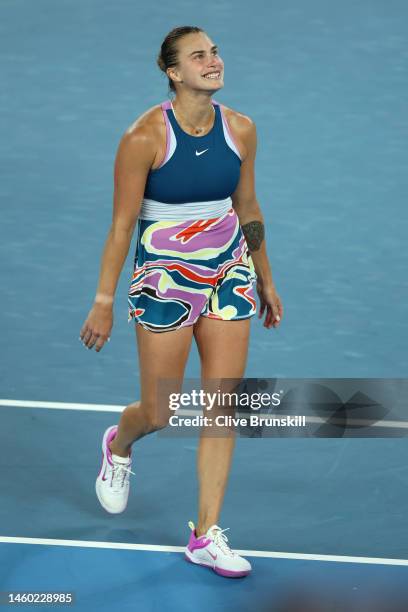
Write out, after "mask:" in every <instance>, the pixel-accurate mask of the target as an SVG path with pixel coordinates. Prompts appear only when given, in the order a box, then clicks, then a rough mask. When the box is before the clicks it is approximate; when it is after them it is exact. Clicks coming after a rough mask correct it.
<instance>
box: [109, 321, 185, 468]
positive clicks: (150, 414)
mask: <svg viewBox="0 0 408 612" xmlns="http://www.w3.org/2000/svg"><path fill="white" fill-rule="evenodd" d="M136 334H137V346H138V352H139V364H140V385H141V398H140V401H137V402H135V403H133V404H130V405H129V406H127V407H126V408H125V410H124V411H123V412H122V415H121V418H120V422H119V428H118V433H117V435H116V437H115V438H114V439H113V440H112V442H111V443H110V445H109V448H110V449H111V451H112V452H113V453H114V454H115V455H120V456H121V457H127V456H128V455H129V451H130V447H131V445H132V444H133V442H135V441H136V440H138V439H139V438H141V437H143V436H145V435H146V434H149V433H152V432H153V431H157V430H158V429H160V428H162V427H164V426H165V425H166V424H167V423H166V422H165V419H164V416H165V415H163V414H161V415H160V413H159V411H158V406H157V384H158V380H159V379H160V378H176V379H180V380H182V378H183V376H184V370H185V366H186V363H187V359H188V355H189V353H190V348H191V342H192V337H193V326H192V325H191V326H189V327H183V328H181V329H177V330H173V331H168V332H151V331H149V330H146V329H145V328H143V327H142V326H141V325H140V324H136Z"/></svg>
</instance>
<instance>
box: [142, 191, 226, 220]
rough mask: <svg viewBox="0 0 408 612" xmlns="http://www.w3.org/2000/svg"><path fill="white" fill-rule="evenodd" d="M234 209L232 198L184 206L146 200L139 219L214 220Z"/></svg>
mask: <svg viewBox="0 0 408 612" xmlns="http://www.w3.org/2000/svg"><path fill="white" fill-rule="evenodd" d="M231 207H232V200H231V198H230V197H228V198H225V200H212V201H210V202H185V203H183V204H166V203H165V202H157V201H156V200H149V199H146V198H144V199H143V202H142V206H141V208H140V213H139V219H146V220H148V221H158V220H160V221H173V220H178V219H180V220H185V219H212V218H213V217H221V216H222V215H225V214H226V213H227V211H228V210H229V209H230V208H231Z"/></svg>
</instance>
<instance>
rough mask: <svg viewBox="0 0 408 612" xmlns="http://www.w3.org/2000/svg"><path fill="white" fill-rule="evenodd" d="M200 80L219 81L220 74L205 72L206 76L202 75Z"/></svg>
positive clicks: (217, 72) (218, 72)
mask: <svg viewBox="0 0 408 612" xmlns="http://www.w3.org/2000/svg"><path fill="white" fill-rule="evenodd" d="M202 78H203V79H207V80H211V81H219V80H220V79H221V72H220V71H219V70H217V71H214V72H207V74H203V75H202Z"/></svg>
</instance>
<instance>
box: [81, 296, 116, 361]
mask: <svg viewBox="0 0 408 612" xmlns="http://www.w3.org/2000/svg"><path fill="white" fill-rule="evenodd" d="M112 327H113V310H112V306H111V305H106V304H99V303H95V304H94V305H93V306H92V308H91V310H90V312H89V315H88V318H87V319H86V321H85V323H84V324H83V326H82V329H81V331H80V334H79V339H80V340H82V342H83V343H84V346H86V347H87V348H88V349H92V348H93V347H94V346H95V350H96V352H97V353H99V351H100V350H101V349H102V347H103V345H104V344H105V342H106V341H108V342H109V340H110V334H111V330H112Z"/></svg>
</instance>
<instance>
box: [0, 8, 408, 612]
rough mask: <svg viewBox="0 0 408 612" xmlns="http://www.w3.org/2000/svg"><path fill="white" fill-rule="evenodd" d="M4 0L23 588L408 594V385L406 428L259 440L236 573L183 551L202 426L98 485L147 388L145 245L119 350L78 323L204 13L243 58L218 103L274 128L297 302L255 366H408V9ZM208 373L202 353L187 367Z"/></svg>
mask: <svg viewBox="0 0 408 612" xmlns="http://www.w3.org/2000/svg"><path fill="white" fill-rule="evenodd" d="M0 15H1V19H0V23H1V25H0V28H1V37H0V49H1V54H0V66H1V71H2V74H3V75H4V76H3V89H2V92H1V94H0V104H1V115H0V116H1V124H2V134H3V138H2V139H1V141H0V157H1V168H2V172H1V174H2V180H1V182H0V198H1V202H2V223H1V224H0V238H1V246H0V248H1V251H2V255H1V258H0V262H1V264H0V265H1V274H2V279H3V292H2V308H1V315H2V316H1V322H0V325H1V328H0V331H1V337H2V345H3V359H2V367H1V370H0V383H1V387H0V449H1V450H0V466H1V468H2V495H1V504H0V525H1V527H0V591H1V592H3V593H5V592H8V591H24V592H28V591H30V592H40V591H41V592H49V591H53V592H73V593H74V595H75V603H74V605H75V609H78V610H116V609H124V610H127V609H129V610H130V609H138V610H143V612H144V611H146V612H150V611H155V610H166V611H172V610H190V609H192V607H193V606H194V609H196V610H204V609H205V610H207V609H209V608H211V609H215V610H218V609H219V610H247V609H249V608H251V609H254V610H257V612H258V611H259V612H263V611H265V612H266V611H271V612H272V611H273V612H275V611H276V612H297V611H299V612H309V610H310V612H320V611H322V612H329V611H331V610H333V611H334V610H336V612H337V611H341V612H343V611H344V612H346V611H347V612H350V611H352V612H354V611H356V612H357V611H358V612H365V611H366V610H367V611H369V612H377V611H378V612H400V611H401V612H402V611H405V610H406V609H407V608H408V588H407V580H406V576H407V565H408V537H407V529H406V504H407V501H408V496H407V493H406V490H407V485H408V465H407V460H406V457H407V444H406V440H405V436H406V431H407V428H406V403H405V399H404V397H400V398H399V400H400V401H399V404H398V405H397V406H396V407H395V409H394V411H393V413H392V414H391V415H388V417H387V418H388V419H393V422H394V421H396V425H395V427H394V426H393V427H394V429H393V434H392V435H390V432H388V433H384V432H383V433H384V436H387V437H375V436H372V437H371V438H368V437H366V438H363V437H359V436H358V435H356V434H354V436H352V435H350V436H344V437H342V438H337V439H336V438H335V437H330V438H326V439H316V438H311V437H308V438H306V437H305V438H296V439H295V438H293V439H288V438H284V437H283V438H265V439H259V438H258V439H248V438H245V437H241V438H239V439H238V440H237V445H236V449H235V452H234V460H233V465H232V470H231V474H230V478H229V483H228V487H227V491H226V497H225V500H224V505H223V511H222V522H223V524H225V525H226V526H227V527H229V528H230V532H227V535H228V534H229V533H231V536H230V537H231V545H232V546H233V548H234V549H235V550H238V551H241V552H242V554H245V556H246V557H247V558H248V559H249V560H250V562H251V564H252V566H253V572H252V574H251V575H250V576H248V577H247V578H245V579H243V580H225V579H223V578H221V577H220V576H217V575H216V574H214V573H213V572H211V571H207V570H206V569H205V568H201V567H193V566H192V565H191V564H188V563H186V562H185V560H184V559H183V550H184V547H185V545H186V543H187V539H188V535H189V530H188V527H187V523H188V521H189V520H193V521H195V520H196V512H197V483H196V450H197V444H196V440H194V439H192V438H191V439H189V438H177V437H173V438H172V437H166V436H164V435H159V434H152V435H150V436H147V437H145V438H143V439H142V440H140V441H138V442H137V443H136V444H135V445H134V451H133V452H134V457H135V462H134V468H132V469H134V470H135V471H136V475H135V476H134V477H133V478H132V480H131V483H132V490H131V496H130V500H129V506H128V508H127V510H126V512H125V513H124V514H123V515H120V516H110V515H108V514H107V513H105V512H104V511H103V510H102V508H101V507H100V506H99V504H98V501H97V499H96V496H95V491H94V483H95V477H96V476H97V473H98V471H99V467H100V441H101V436H102V434H103V432H104V430H105V429H106V428H107V427H108V426H109V425H112V424H114V423H117V421H118V419H119V413H120V412H121V411H122V410H123V408H124V407H125V406H126V405H127V404H129V403H131V402H134V401H135V400H136V399H138V397H139V393H140V379H139V376H140V373H139V363H138V359H137V350H136V341H135V331H134V326H133V324H132V325H129V324H128V322H127V287H128V284H129V280H130V277H131V273H132V263H133V255H134V241H133V242H132V246H131V249H130V251H129V256H128V258H127V261H126V262H125V265H124V268H123V272H122V275H121V278H120V282H119V285H118V288H117V291H116V301H115V309H114V314H115V323H114V329H113V333H112V338H111V342H110V343H109V345H106V346H105V347H104V349H103V350H102V352H101V353H100V354H97V353H95V352H94V351H87V350H84V348H83V346H82V344H81V343H80V342H78V334H79V330H80V328H81V326H82V324H83V320H84V318H85V316H86V314H87V312H88V310H89V309H90V307H91V305H92V300H93V297H94V293H95V289H96V282H97V275H98V270H99V263H100V257H101V252H102V247H103V243H104V240H105V238H106V233H107V231H108V227H109V224H110V222H111V215H112V193H113V162H114V157H115V152H116V148H117V145H118V142H119V140H120V137H121V135H122V134H123V132H124V131H125V129H126V128H127V127H128V126H129V125H130V124H131V123H132V122H133V121H135V119H136V118H137V117H138V116H139V115H140V114H141V113H143V112H144V111H145V110H146V109H147V108H149V107H150V106H152V105H154V104H157V103H159V102H161V101H163V100H166V99H167V98H168V93H167V81H166V79H165V78H164V76H163V74H161V73H160V71H159V70H158V68H157V66H156V64H155V58H156V55H157V52H158V50H159V46H160V42H161V40H162V39H163V37H164V36H165V35H166V33H167V32H168V31H169V30H170V29H171V28H173V27H175V26H176V25H184V24H190V25H199V26H200V27H202V28H204V29H205V30H206V31H207V32H208V34H209V35H210V36H211V37H212V39H213V40H214V41H215V42H216V43H217V44H218V45H219V47H220V54H221V56H222V58H223V60H224V63H225V87H224V88H223V89H222V90H221V91H220V92H219V93H217V95H216V99H217V101H219V102H222V103H224V104H226V105H227V106H230V107H231V108H233V109H236V110H238V111H239V112H242V113H244V114H247V115H248V116H250V117H251V118H252V119H253V120H254V121H255V123H256V126H257V133H258V153H257V161H256V181H257V183H256V192H257V198H258V200H259V203H260V205H261V208H262V212H263V215H264V218H265V225H266V241H267V248H268V253H269V256H270V261H271V264H272V270H273V274H274V278H275V283H276V285H277V288H278V291H279V294H280V296H281V298H282V301H283V304H284V308H285V319H284V321H283V324H282V325H281V326H280V328H278V329H277V330H274V329H271V330H269V331H268V330H265V328H264V327H263V326H262V325H261V322H260V321H259V320H257V318H256V317H255V318H254V319H253V320H252V321H251V340H250V348H249V355H248V366H247V370H246V376H248V377H258V378H259V377H265V378H275V377H277V378H282V379H285V378H304V379H313V378H316V379H317V378H318V379H324V378H333V379H334V378H367V379H370V378H371V379H381V378H383V379H404V378H406V376H407V371H408V356H407V351H406V346H407V340H408V322H407V317H406V303H407V298H408V282H407V274H406V270H407V268H408V265H407V264H408V254H407V250H406V246H405V244H406V236H407V234H408V215H407V208H406V199H407V173H406V159H407V149H406V147H407V145H406V143H407V141H408V138H407V136H408V133H407V132H408V123H407V113H406V104H405V99H406V97H407V79H406V75H407V68H408V65H407V64H408V53H407V42H406V41H407V23H408V9H407V6H406V4H405V3H403V2H401V1H400V0H397V1H395V2H393V3H391V4H387V3H386V2H385V0H384V1H383V0H376V1H368V0H362V1H361V2H359V3H358V4H356V3H354V2H351V1H350V0H345V2H343V3H342V4H341V5H339V4H336V3H327V2H323V1H321V0H314V1H313V2H311V3H302V2H300V0H295V1H294V2H292V3H290V5H288V4H285V3H284V2H280V1H273V2H271V3H269V4H266V3H264V2H261V1H260V0H255V2H251V3H244V2H242V1H239V2H235V3H232V2H219V3H212V4H211V3H210V4H206V5H201V4H200V5H198V4H194V3H193V4H190V5H187V4H185V3H183V2H179V1H178V0H175V2H173V3H172V4H171V5H163V6H160V7H153V6H152V5H149V4H142V3H135V2H130V1H128V0H120V2H119V3H118V4H113V3H108V2H106V1H105V0H100V1H99V2H96V1H94V0H83V1H82V2H77V1H75V0H70V1H68V0H60V1H59V2H58V3H55V2H51V1H50V0H39V1H38V2H36V3H28V2H27V0H13V1H12V0H4V1H3V2H2V6H1V8H0ZM199 368H200V361H199V356H198V352H197V349H196V347H195V345H193V349H192V352H191V355H190V358H189V362H188V366H187V370H186V376H187V377H191V378H197V377H199V374H200V369H199ZM3 597H4V595H3ZM0 601H1V603H3V600H0ZM37 607H38V606H37ZM43 607H44V608H45V605H44V606H43Z"/></svg>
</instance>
